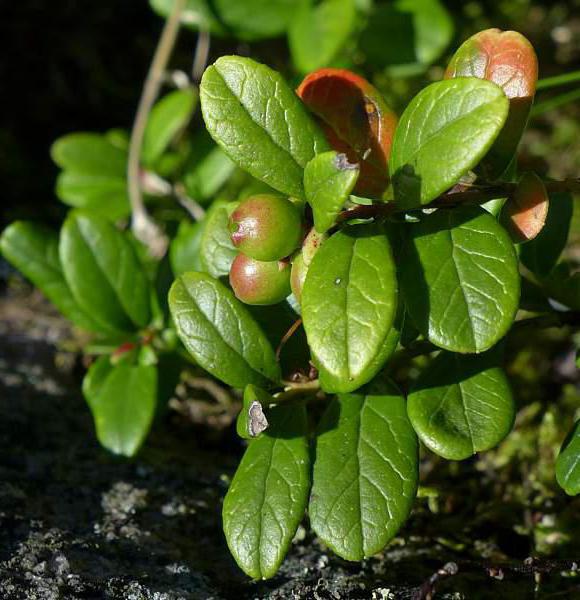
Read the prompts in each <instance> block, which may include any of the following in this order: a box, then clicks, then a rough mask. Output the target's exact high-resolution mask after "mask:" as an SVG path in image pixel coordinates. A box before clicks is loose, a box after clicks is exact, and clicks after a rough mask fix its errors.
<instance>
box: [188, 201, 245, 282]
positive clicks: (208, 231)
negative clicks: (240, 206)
mask: <svg viewBox="0 0 580 600" xmlns="http://www.w3.org/2000/svg"><path fill="white" fill-rule="evenodd" d="M236 206H237V203H235V202H225V201H221V200H217V201H216V202H214V203H213V204H212V205H211V208H210V209H209V210H208V212H207V214H206V216H205V219H204V220H203V230H202V232H201V238H200V245H199V258H200V261H201V265H202V267H203V270H204V271H207V272H208V273H209V274H210V275H211V276H212V277H216V278H217V277H225V276H227V275H228V274H229V272H230V267H231V266H232V262H233V261H234V258H236V256H237V254H238V251H237V250H236V249H235V247H234V244H233V242H232V238H231V232H230V230H229V229H228V219H229V218H230V214H231V213H232V211H233V210H234V209H235V208H236ZM189 270H190V271H191V270H193V267H190V269H189Z"/></svg>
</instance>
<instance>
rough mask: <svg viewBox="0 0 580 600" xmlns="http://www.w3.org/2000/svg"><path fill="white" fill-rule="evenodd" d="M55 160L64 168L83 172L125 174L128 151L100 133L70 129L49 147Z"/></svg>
mask: <svg viewBox="0 0 580 600" xmlns="http://www.w3.org/2000/svg"><path fill="white" fill-rule="evenodd" d="M50 154H51V156H52V160H54V162H55V163H56V164H57V165H58V166H59V167H60V168H61V169H64V170H67V171H73V172H75V173H82V174H84V175H101V176H104V175H109V176H116V177H122V178H124V177H125V176H126V171H127V152H126V151H125V150H123V149H121V148H119V147H118V146H116V145H115V144H113V143H111V142H110V141H109V140H108V139H107V137H106V136H104V135H101V134H99V133H71V134H69V135H65V136H64V137H61V138H59V139H58V140H56V141H55V142H54V144H53V145H52V148H51V149H50Z"/></svg>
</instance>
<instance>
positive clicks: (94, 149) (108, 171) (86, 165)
mask: <svg viewBox="0 0 580 600" xmlns="http://www.w3.org/2000/svg"><path fill="white" fill-rule="evenodd" d="M51 156H52V159H53V160H54V162H55V163H56V164H57V165H58V166H59V167H60V168H61V169H63V172H62V173H60V174H59V176H58V178H57V183H56V195H57V196H58V198H59V199H60V200H61V201H62V202H64V203H65V204H68V205H69V206H74V207H76V208H90V209H91V211H92V212H96V213H98V214H101V215H102V216H105V217H107V218H108V219H110V220H117V219H120V218H122V217H126V216H127V215H128V214H129V213H130V207H129V197H128V195H127V181H126V180H127V173H126V171H127V150H126V148H125V147H123V146H122V145H119V143H118V142H115V141H114V140H111V139H110V136H108V135H107V134H105V135H101V134H98V133H71V134H69V135H65V136H64V137H61V138H59V139H58V140H56V142H54V144H53V145H52V148H51Z"/></svg>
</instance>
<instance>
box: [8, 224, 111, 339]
mask: <svg viewBox="0 0 580 600" xmlns="http://www.w3.org/2000/svg"><path fill="white" fill-rule="evenodd" d="M0 251H1V252H2V254H3V255H4V257H5V258H6V260H8V261H9V262H10V263H12V264H13V265H14V266H15V267H16V268H17V269H18V270H19V271H21V272H22V273H23V274H24V275H25V276H26V277H27V278H28V279H30V281H32V283H33V284H34V285H35V286H36V287H38V288H39V289H40V291H41V292H42V293H43V294H44V295H45V296H46V297H47V298H48V299H49V300H50V301H51V302H52V303H53V304H54V305H55V306H56V308H57V309H58V310H59V311H60V312H61V313H62V314H63V315H64V316H65V317H66V318H67V319H70V320H71V321H72V322H73V323H74V324H75V325H78V326H79V327H81V328H82V329H87V330H89V331H95V332H108V333H110V332H112V330H113V329H114V328H112V327H110V326H109V325H107V324H106V323H104V324H100V323H97V322H95V321H94V320H93V318H92V317H91V315H90V314H89V313H88V312H86V311H84V310H83V309H82V308H81V307H80V306H79V305H78V303H77V302H76V300H75V299H74V297H73V295H72V293H71V291H70V289H69V287H68V285H67V283H66V281H65V278H64V275H63V272H62V267H61V265H60V260H59V258H58V235H57V233H56V232H54V231H52V230H51V229H49V228H48V227H44V226H43V225H39V224H36V223H27V222H23V221H16V222H14V223H12V224H11V225H9V226H8V227H7V228H6V229H5V230H4V231H3V233H2V236H1V237H0Z"/></svg>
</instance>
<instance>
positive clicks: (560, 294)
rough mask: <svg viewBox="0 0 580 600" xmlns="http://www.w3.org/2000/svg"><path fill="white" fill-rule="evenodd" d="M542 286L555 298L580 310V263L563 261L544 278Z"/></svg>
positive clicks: (573, 308)
mask: <svg viewBox="0 0 580 600" xmlns="http://www.w3.org/2000/svg"><path fill="white" fill-rule="evenodd" d="M542 287H543V288H544V289H545V290H546V292H547V293H548V294H549V295H550V296H551V297H552V298H554V299H555V300H557V301H558V302H560V303H561V304H564V305H565V306H568V307H569V308H571V309H572V310H580V264H578V263H574V262H572V261H563V262H561V263H559V264H558V265H556V267H555V268H554V269H553V270H552V272H551V273H550V274H549V275H548V276H547V277H546V278H545V279H543V280H542Z"/></svg>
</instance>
